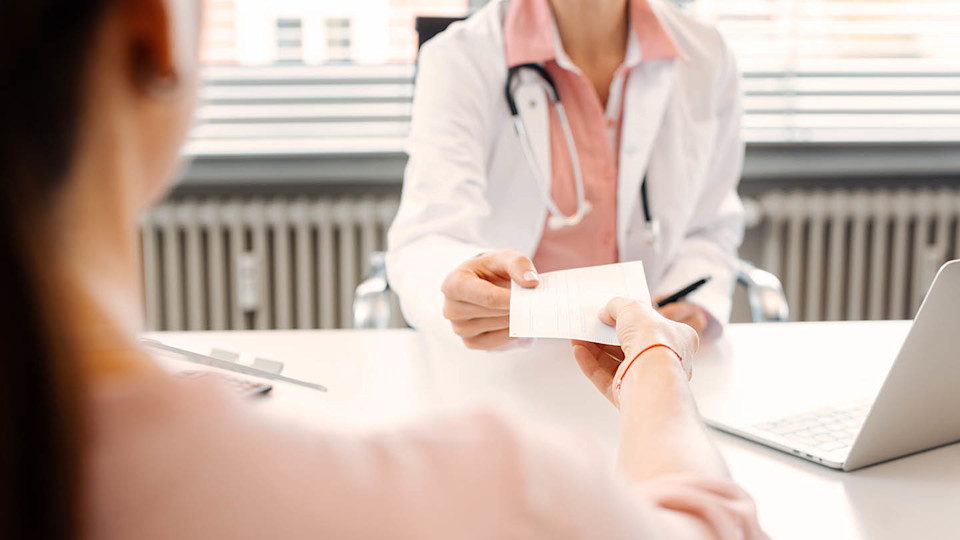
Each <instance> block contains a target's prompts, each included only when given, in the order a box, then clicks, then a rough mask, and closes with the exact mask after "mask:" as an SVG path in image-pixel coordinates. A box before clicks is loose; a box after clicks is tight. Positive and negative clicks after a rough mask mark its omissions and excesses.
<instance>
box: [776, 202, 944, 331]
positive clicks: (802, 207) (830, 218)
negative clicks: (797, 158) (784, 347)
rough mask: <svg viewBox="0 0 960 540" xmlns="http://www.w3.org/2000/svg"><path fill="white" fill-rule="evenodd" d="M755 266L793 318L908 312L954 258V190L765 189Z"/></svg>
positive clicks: (897, 315)
mask: <svg viewBox="0 0 960 540" xmlns="http://www.w3.org/2000/svg"><path fill="white" fill-rule="evenodd" d="M758 203H759V213H760V216H761V219H762V221H761V222H760V226H761V227H762V228H763V234H762V238H763V240H762V242H763V246H762V261H761V264H762V266H763V267H764V268H765V269H767V270H770V271H772V272H773V273H775V274H777V275H778V276H779V277H780V279H781V281H783V285H784V291H785V292H786V295H787V301H788V303H789V305H790V313H791V317H792V318H793V319H795V320H861V319H903V318H911V317H913V315H914V314H915V313H916V310H917V308H918V307H919V306H920V303H921V302H922V301H923V297H924V294H925V293H926V291H927V288H928V287H929V286H930V283H931V282H932V281H933V277H934V275H935V274H936V272H937V269H938V268H939V267H940V265H941V264H942V263H943V262H945V261H947V260H950V259H952V258H960V221H958V217H960V190H956V189H942V190H938V191H932V190H891V191H876V190H871V191H848V190H830V191H813V192H810V191H806V192H780V191H775V192H768V193H766V194H764V195H763V196H761V197H760V198H759V200H758Z"/></svg>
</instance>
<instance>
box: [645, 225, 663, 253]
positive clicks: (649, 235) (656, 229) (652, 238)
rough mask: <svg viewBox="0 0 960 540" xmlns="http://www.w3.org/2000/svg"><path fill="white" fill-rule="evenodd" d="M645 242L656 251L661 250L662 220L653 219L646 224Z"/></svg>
mask: <svg viewBox="0 0 960 540" xmlns="http://www.w3.org/2000/svg"><path fill="white" fill-rule="evenodd" d="M643 228H644V230H643V235H644V240H645V241H646V242H647V245H648V246H650V247H651V248H653V250H654V251H659V250H660V234H661V233H660V220H659V219H651V220H650V221H647V222H645V223H644V227H643Z"/></svg>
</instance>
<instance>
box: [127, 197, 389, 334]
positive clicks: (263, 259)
mask: <svg viewBox="0 0 960 540" xmlns="http://www.w3.org/2000/svg"><path fill="white" fill-rule="evenodd" d="M397 204H398V200H397V198H396V197H395V196H391V197H382V198H371V197H357V198H342V197H341V198H330V197H293V198H266V197H261V198H250V199H244V200H241V199H224V198H198V199H185V200H176V201H168V202H164V203H162V204H161V205H159V206H158V207H156V208H154V209H153V210H152V211H150V212H148V213H147V214H146V215H145V216H144V217H143V219H142V222H141V247H142V257H143V261H142V262H143V265H142V267H143V282H144V296H145V298H144V300H145V304H146V320H147V327H148V328H149V329H150V330H228V329H230V330H233V329H236V330H242V329H291V328H304V329H306V328H349V327H350V326H351V324H352V314H351V310H352V303H353V292H354V289H355V288H356V286H357V284H358V283H359V282H360V280H361V279H362V276H363V275H365V274H366V273H367V270H368V259H369V255H370V253H371V252H374V251H378V250H383V249H384V248H385V244H386V242H385V236H386V230H387V227H388V226H389V223H390V222H391V221H392V219H393V217H394V215H395V214H396V211H397Z"/></svg>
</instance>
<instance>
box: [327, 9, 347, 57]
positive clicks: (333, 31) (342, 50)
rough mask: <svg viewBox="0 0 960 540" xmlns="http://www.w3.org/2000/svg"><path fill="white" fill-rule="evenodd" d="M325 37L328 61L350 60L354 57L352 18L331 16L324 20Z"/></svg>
mask: <svg viewBox="0 0 960 540" xmlns="http://www.w3.org/2000/svg"><path fill="white" fill-rule="evenodd" d="M324 30H325V32H324V39H325V40H326V45H327V61H329V62H348V61H350V59H351V58H352V56H353V55H352V48H351V40H350V19H347V18H344V17H333V18H329V19H327V20H326V21H325V22H324Z"/></svg>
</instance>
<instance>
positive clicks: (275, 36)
mask: <svg viewBox="0 0 960 540" xmlns="http://www.w3.org/2000/svg"><path fill="white" fill-rule="evenodd" d="M674 2H675V3H676V4H678V5H681V6H683V9H686V10H688V11H690V12H692V13H694V14H696V15H698V16H701V17H706V18H709V19H712V20H714V21H715V22H716V24H717V25H718V27H719V28H720V30H721V31H722V32H723V33H724V35H725V36H726V37H727V38H728V40H729V41H730V43H731V45H732V47H733V49H734V50H735V51H736V54H737V56H738V59H739V63H740V68H741V70H742V71H743V74H744V84H743V87H744V92H745V101H744V105H745V117H744V136H745V138H746V139H747V141H748V142H752V143H769V142H773V143H780V142H798V143H802V142H817V141H826V142H838V141H839V142H864V141H866V142H877V141H881V142H882V141H909V142H928V141H960V31H957V29H958V28H960V0H674ZM482 3H483V2H482V0H481V1H478V0H350V1H344V2H335V1H333V0H320V1H318V0H269V1H264V0H205V4H206V8H207V17H206V29H205V33H204V45H203V47H204V48H203V58H204V60H205V62H207V64H208V65H209V67H207V68H206V76H205V79H206V81H207V85H206V87H205V88H204V90H203V96H202V97H203V104H202V106H201V109H200V111H199V122H198V126H197V127H196V128H195V130H194V132H193V136H192V139H191V143H190V145H189V147H188V152H190V153H195V154H204V153H216V154H223V153H228V154H229V153H250V152H257V153H262V152H278V153H283V152H295V153H301V152H319V153H325V152H336V153H342V152H352V151H387V152H398V151H400V149H401V148H402V142H403V139H404V136H405V134H406V132H407V129H408V127H409V122H410V117H409V115H410V99H411V97H412V95H413V88H412V85H413V67H412V63H413V62H414V60H415V58H416V47H417V38H416V33H415V30H414V19H415V17H416V16H417V15H446V16H451V15H454V16H459V15H463V14H465V13H467V11H468V10H469V9H472V8H475V7H478V4H482Z"/></svg>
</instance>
